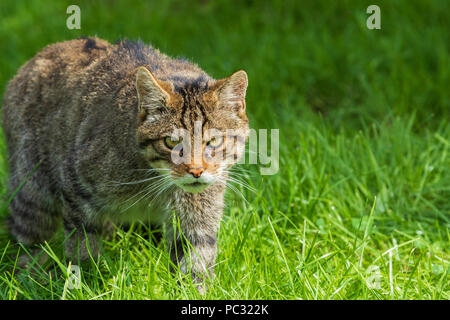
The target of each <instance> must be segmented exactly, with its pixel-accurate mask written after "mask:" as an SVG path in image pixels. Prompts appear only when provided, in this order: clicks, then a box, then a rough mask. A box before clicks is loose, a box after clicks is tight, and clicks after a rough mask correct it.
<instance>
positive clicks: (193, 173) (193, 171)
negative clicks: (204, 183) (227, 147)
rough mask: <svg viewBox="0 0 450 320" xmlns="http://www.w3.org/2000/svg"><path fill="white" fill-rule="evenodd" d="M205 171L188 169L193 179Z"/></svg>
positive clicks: (199, 168) (203, 169) (200, 168)
mask: <svg viewBox="0 0 450 320" xmlns="http://www.w3.org/2000/svg"><path fill="white" fill-rule="evenodd" d="M204 171H205V168H203V167H198V168H189V169H188V172H189V173H190V174H192V175H193V176H194V177H195V178H199V177H200V176H201V175H202V173H203V172H204Z"/></svg>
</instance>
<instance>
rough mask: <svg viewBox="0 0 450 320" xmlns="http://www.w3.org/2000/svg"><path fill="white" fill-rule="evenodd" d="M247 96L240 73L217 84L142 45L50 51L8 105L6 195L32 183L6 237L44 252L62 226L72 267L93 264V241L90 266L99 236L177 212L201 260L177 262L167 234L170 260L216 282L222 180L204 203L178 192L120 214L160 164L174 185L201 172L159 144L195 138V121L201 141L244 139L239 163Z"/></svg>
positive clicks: (23, 74)
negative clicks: (177, 132) (77, 261)
mask: <svg viewBox="0 0 450 320" xmlns="http://www.w3.org/2000/svg"><path fill="white" fill-rule="evenodd" d="M142 68H145V69H142ZM147 71H148V74H147V73H146V72H147ZM139 72H141V73H139ZM142 72H143V73H142ZM140 77H141V78H142V79H141V78H140ZM246 87H247V77H246V74H245V72H243V71H240V72H238V73H236V74H234V75H232V76H230V77H229V78H226V79H222V80H215V79H213V78H211V77H210V76H209V75H208V74H206V73H205V72H204V71H203V70H201V69H200V68H199V67H198V66H196V65H195V64H192V63H190V62H188V61H186V60H183V59H172V58H169V57H168V56H166V55H164V54H162V53H160V52H159V51H158V50H157V49H154V48H152V47H150V46H146V45H144V44H143V43H141V42H137V43H133V42H128V41H121V42H118V43H116V44H110V43H108V42H106V41H104V40H101V39H97V38H82V39H77V40H72V41H67V42H61V43H57V44H53V45H50V46H48V47H46V48H44V49H43V50H42V51H41V52H39V53H38V54H37V55H36V56H35V57H33V58H32V59H31V60H29V61H28V62H27V63H26V64H25V65H24V66H23V67H22V68H21V69H20V70H19V71H18V73H17V75H16V76H15V77H14V78H13V79H12V80H11V81H10V83H9V85H8V87H7V89H6V92H5V94H4V100H3V128H4V132H5V136H6V142H7V146H8V152H9V159H10V171H11V178H10V182H9V187H10V189H11V191H14V190H16V189H17V188H18V187H19V185H20V184H21V183H22V182H24V181H25V180H26V183H25V184H24V186H23V187H22V188H21V190H20V191H19V192H18V193H17V195H16V196H15V197H14V198H13V200H12V202H11V205H10V210H11V215H10V216H9V218H8V225H9V228H10V230H11V233H12V234H13V235H14V236H15V237H16V238H17V240H18V241H19V242H22V243H24V244H28V245H31V244H36V243H41V242H43V241H47V240H49V239H50V238H51V237H52V235H53V233H54V232H55V230H56V229H57V227H58V225H59V223H60V222H61V221H62V223H63V226H64V229H65V232H66V234H67V235H68V236H69V235H71V237H70V239H69V240H68V241H67V244H66V253H67V255H68V256H73V255H74V254H75V253H78V255H77V257H78V258H81V259H86V258H88V256H89V255H88V253H87V251H86V241H88V242H89V247H90V249H91V251H92V253H93V254H94V255H95V254H98V253H99V245H98V244H97V236H98V234H99V233H100V231H102V228H103V227H102V226H103V225H104V223H105V221H107V220H112V221H127V220H133V219H136V218H137V219H144V218H145V217H146V216H147V215H146V212H147V209H146V206H147V205H150V208H151V209H150V219H155V220H157V222H158V223H164V222H167V221H168V220H170V219H171V217H170V215H169V213H170V212H175V214H176V217H177V218H178V219H179V220H180V226H181V232H182V233H183V234H184V236H185V237H186V238H187V240H189V242H190V243H191V244H192V245H193V246H194V247H195V249H196V250H195V251H196V252H197V255H194V258H193V260H192V261H190V262H189V263H187V262H186V261H185V257H184V256H183V254H182V253H180V250H178V252H176V251H177V245H179V241H180V239H181V238H182V237H181V235H180V234H175V235H174V234H171V233H170V232H169V235H168V237H169V239H175V240H174V241H175V243H174V245H173V246H172V257H173V259H174V261H176V262H177V263H180V264H181V267H182V270H183V271H185V272H193V273H194V274H195V275H196V277H198V278H200V277H201V275H204V274H205V272H206V273H208V272H212V268H213V264H214V260H215V256H216V247H217V244H216V242H217V241H216V234H217V230H218V227H219V221H220V219H221V215H222V210H223V196H224V192H225V185H224V183H220V182H219V180H218V181H217V182H215V183H213V184H212V185H210V186H208V187H207V188H206V189H204V190H202V191H201V192H199V193H190V192H187V191H185V190H183V189H182V188H178V187H176V186H175V185H173V186H171V187H169V188H168V189H167V190H165V192H163V194H157V190H153V191H151V192H149V193H147V194H145V193H144V196H145V197H144V199H143V201H141V202H140V203H139V204H142V203H144V206H143V209H142V214H137V215H131V214H128V213H127V211H125V212H122V209H123V208H124V207H126V206H128V205H129V203H130V202H132V201H134V200H131V201H130V198H133V197H135V199H137V198H138V197H136V195H139V196H140V193H142V192H143V191H145V189H144V186H145V184H144V185H143V184H142V183H138V181H140V180H143V179H144V180H145V179H150V178H149V177H152V178H155V179H156V178H158V175H159V173H155V172H153V171H152V172H150V171H148V172H147V171H145V170H148V169H151V168H153V167H158V164H160V165H161V169H159V170H161V172H164V171H163V170H164V169H166V170H170V179H176V178H177V177H180V176H182V175H186V174H187V172H188V170H192V166H193V165H197V164H192V165H190V164H180V165H175V164H173V163H172V162H171V161H170V155H171V153H172V152H173V150H172V151H171V150H169V149H167V148H166V147H165V146H164V144H163V138H164V137H165V136H167V134H168V133H169V132H171V131H173V130H174V129H175V128H183V129H185V130H187V131H189V132H193V130H194V123H195V122H196V121H199V122H201V123H202V128H203V130H207V129H208V128H216V129H218V130H226V129H239V130H241V132H242V137H243V138H244V139H240V141H243V144H242V145H241V146H240V148H238V149H239V150H240V153H241V154H242V151H243V147H244V144H245V139H246V138H247V135H248V120H247V117H246V115H245V100H244V99H245V90H246ZM138 97H139V99H138ZM203 147H204V148H206V147H205V146H203ZM223 148H224V149H225V148H226V146H224V147H223ZM241 154H240V155H241ZM240 155H239V156H240ZM234 159H235V160H236V161H237V159H238V156H236V155H234ZM200 165H201V166H205V168H202V170H205V171H206V172H207V173H208V174H210V176H214V177H217V179H219V178H220V181H222V182H223V181H225V180H226V179H227V174H226V169H228V168H229V166H230V165H226V166H225V165H224V164H223V163H220V162H219V163H214V164H211V165H206V164H204V163H203V164H200ZM231 165H232V164H231ZM195 169H197V168H195ZM155 170H156V169H155ZM149 181H150V180H149ZM134 182H136V183H134ZM140 212H141V211H140ZM153 216H154V218H153ZM156 217H157V218H156ZM169 229H170V228H169ZM177 239H178V240H177ZM177 242H178V244H177ZM78 250H79V251H78ZM188 265H189V267H187V266H188Z"/></svg>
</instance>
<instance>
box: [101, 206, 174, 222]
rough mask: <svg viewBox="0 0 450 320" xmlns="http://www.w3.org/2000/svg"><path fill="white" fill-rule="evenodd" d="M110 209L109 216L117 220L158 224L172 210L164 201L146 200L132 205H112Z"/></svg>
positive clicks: (165, 218)
mask: <svg viewBox="0 0 450 320" xmlns="http://www.w3.org/2000/svg"><path fill="white" fill-rule="evenodd" d="M108 211H109V212H108V215H109V217H110V218H111V219H112V220H115V221H117V222H121V223H131V222H133V221H142V222H148V223H151V224H157V225H159V224H162V223H164V222H165V221H166V220H167V218H168V217H169V215H170V212H171V211H170V209H169V207H168V206H167V205H165V204H164V203H145V202H142V203H137V204H134V205H130V206H112V207H111V208H109V210H108Z"/></svg>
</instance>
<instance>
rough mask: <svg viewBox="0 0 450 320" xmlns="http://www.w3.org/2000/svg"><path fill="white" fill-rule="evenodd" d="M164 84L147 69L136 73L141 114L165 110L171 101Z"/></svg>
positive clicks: (140, 69)
mask: <svg viewBox="0 0 450 320" xmlns="http://www.w3.org/2000/svg"><path fill="white" fill-rule="evenodd" d="M163 86H164V83H163V82H162V81H159V80H157V79H156V78H155V77H154V76H153V75H152V74H151V72H150V71H148V69H147V68H146V67H140V68H139V69H138V70H137V72H136V90H137V95H138V106H139V112H140V113H151V112H153V111H157V110H160V111H162V110H164V109H165V108H166V106H167V102H168V100H169V93H167V91H166V90H164V89H163Z"/></svg>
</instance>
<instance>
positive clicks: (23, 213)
mask: <svg viewBox="0 0 450 320" xmlns="http://www.w3.org/2000/svg"><path fill="white" fill-rule="evenodd" d="M9 206H10V210H11V214H10V215H9V216H8V218H7V220H6V224H7V227H8V228H9V230H10V233H11V235H12V236H13V237H14V238H15V239H16V240H17V241H18V242H19V243H21V244H23V245H25V246H28V247H30V253H31V255H28V254H23V255H22V256H20V257H19V260H18V266H19V267H20V268H28V266H29V264H30V263H31V262H32V261H33V260H34V259H35V257H37V258H38V259H37V262H38V263H39V264H43V263H45V261H46V260H47V257H46V255H45V253H41V250H40V249H39V248H36V247H34V248H32V246H33V245H38V244H42V243H44V242H45V241H49V240H50V238H51V237H52V236H53V234H54V233H55V231H56V229H57V228H58V225H59V220H60V217H59V214H58V212H57V211H56V210H55V208H53V207H51V206H49V205H48V204H46V203H45V202H44V201H42V200H41V199H40V198H39V195H36V194H34V193H33V192H32V190H31V188H30V186H26V185H25V186H24V187H23V188H22V189H21V190H20V191H19V192H17V194H16V195H15V196H14V197H13V198H12V200H11V202H10V204H9Z"/></svg>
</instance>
